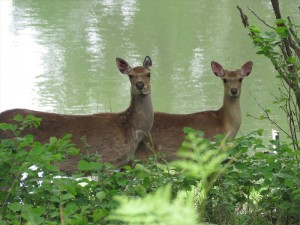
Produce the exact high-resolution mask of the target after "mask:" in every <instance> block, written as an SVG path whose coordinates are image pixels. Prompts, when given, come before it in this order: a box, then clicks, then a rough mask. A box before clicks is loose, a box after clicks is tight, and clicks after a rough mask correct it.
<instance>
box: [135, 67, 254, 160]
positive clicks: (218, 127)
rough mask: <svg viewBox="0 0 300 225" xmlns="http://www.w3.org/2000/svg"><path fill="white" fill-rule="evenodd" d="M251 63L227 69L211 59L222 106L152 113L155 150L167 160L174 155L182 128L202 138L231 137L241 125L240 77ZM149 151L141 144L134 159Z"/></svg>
mask: <svg viewBox="0 0 300 225" xmlns="http://www.w3.org/2000/svg"><path fill="white" fill-rule="evenodd" d="M252 66H253V63H252V62H251V61H249V62H246V63H245V64H244V65H243V66H242V67H241V69H238V70H235V71H229V70H225V69H223V67H222V66H221V65H220V64H219V63H217V62H214V61H213V62H211V68H212V71H213V73H214V74H215V75H216V76H218V77H219V78H221V79H222V80H223V85H224V100H223V106H222V107H221V108H220V109H219V110H216V111H203V112H197V113H193V114H169V113H162V112H155V113H154V124H153V127H152V131H151V134H152V140H153V143H154V146H155V150H157V151H160V152H162V153H163V154H164V155H165V158H166V159H167V160H173V159H174V158H176V155H177V152H178V150H179V148H180V146H181V144H182V142H183V141H184V133H183V128H184V127H191V128H193V129H195V130H201V131H203V132H204V137H205V138H208V139H213V138H214V136H215V135H217V134H224V135H226V136H227V138H228V139H233V138H234V137H235V136H236V134H237V132H238V130H239V128H240V125H241V121H242V116H241V109H240V94H241V85H242V80H243V78H245V77H246V76H248V75H249V74H250V73H251V71H252ZM152 154H153V152H152V151H149V150H147V148H145V146H143V145H141V146H140V147H139V148H138V149H137V151H136V154H135V157H136V158H137V159H142V160H147V159H148V158H149V156H150V155H152Z"/></svg>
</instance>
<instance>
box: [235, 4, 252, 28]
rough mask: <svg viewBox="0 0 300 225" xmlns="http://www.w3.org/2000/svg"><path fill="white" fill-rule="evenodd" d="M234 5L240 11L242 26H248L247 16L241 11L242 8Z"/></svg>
mask: <svg viewBox="0 0 300 225" xmlns="http://www.w3.org/2000/svg"><path fill="white" fill-rule="evenodd" d="M236 7H237V8H238V10H239V11H240V15H241V19H242V23H243V25H244V27H248V26H249V23H248V17H247V16H246V15H245V14H244V13H243V10H242V9H241V7H239V6H238V5H237V6H236Z"/></svg>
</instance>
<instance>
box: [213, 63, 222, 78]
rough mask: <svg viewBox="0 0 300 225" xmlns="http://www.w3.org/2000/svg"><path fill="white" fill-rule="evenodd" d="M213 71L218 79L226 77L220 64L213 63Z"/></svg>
mask: <svg viewBox="0 0 300 225" xmlns="http://www.w3.org/2000/svg"><path fill="white" fill-rule="evenodd" d="M211 69H212V71H213V73H214V74H215V75H216V76H218V77H222V76H224V69H223V67H222V66H221V65H220V64H219V63H217V62H215V61H212V62H211Z"/></svg>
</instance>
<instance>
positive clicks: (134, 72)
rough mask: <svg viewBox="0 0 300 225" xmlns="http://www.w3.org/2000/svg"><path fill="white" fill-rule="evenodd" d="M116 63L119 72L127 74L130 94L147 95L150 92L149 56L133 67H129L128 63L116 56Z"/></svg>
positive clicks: (150, 64)
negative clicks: (140, 64)
mask: <svg viewBox="0 0 300 225" xmlns="http://www.w3.org/2000/svg"><path fill="white" fill-rule="evenodd" d="M116 63H117V67H118V69H119V70H120V72H121V73H123V74H126V75H128V77H129V79H130V83H131V94H132V95H148V94H149V93H150V91H151V84H150V74H151V73H150V69H151V66H152V61H151V58H150V57H149V56H146V57H145V59H144V63H143V66H137V67H134V68H131V67H130V66H129V64H128V63H127V62H126V61H125V60H123V59H121V58H116Z"/></svg>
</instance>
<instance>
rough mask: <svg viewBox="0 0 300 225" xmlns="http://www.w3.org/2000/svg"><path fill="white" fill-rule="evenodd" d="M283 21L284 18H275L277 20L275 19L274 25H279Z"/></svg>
mask: <svg viewBox="0 0 300 225" xmlns="http://www.w3.org/2000/svg"><path fill="white" fill-rule="evenodd" d="M284 23H285V20H284V19H277V20H275V24H276V25H280V24H284Z"/></svg>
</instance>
